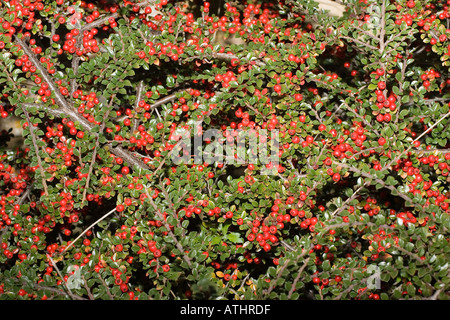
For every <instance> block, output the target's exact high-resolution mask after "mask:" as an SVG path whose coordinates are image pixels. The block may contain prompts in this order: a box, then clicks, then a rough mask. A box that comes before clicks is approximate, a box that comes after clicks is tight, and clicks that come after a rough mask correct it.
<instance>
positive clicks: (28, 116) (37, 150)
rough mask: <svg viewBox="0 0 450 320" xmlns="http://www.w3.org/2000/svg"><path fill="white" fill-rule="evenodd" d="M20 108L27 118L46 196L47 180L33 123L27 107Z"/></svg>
mask: <svg viewBox="0 0 450 320" xmlns="http://www.w3.org/2000/svg"><path fill="white" fill-rule="evenodd" d="M22 110H23V113H24V114H25V117H26V118H27V122H28V128H30V134H31V140H32V141H33V146H34V152H35V153H36V159H37V162H38V166H39V171H40V172H41V178H42V186H43V188H44V194H45V195H46V196H48V187H47V182H46V181H45V171H44V167H43V166H42V159H41V156H40V155H39V146H38V144H37V139H36V135H35V133H34V132H35V131H34V130H35V128H34V126H33V123H32V122H31V119H30V114H29V113H28V111H27V109H26V108H25V107H24V106H23V105H22Z"/></svg>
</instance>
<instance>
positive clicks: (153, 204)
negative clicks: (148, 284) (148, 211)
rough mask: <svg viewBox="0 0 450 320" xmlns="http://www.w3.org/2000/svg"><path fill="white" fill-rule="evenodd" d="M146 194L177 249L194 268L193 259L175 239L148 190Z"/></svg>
mask: <svg viewBox="0 0 450 320" xmlns="http://www.w3.org/2000/svg"><path fill="white" fill-rule="evenodd" d="M145 193H146V194H147V198H148V200H149V201H150V204H151V205H152V207H153V209H154V210H155V214H156V215H157V216H158V217H159V219H161V223H162V224H163V225H164V227H165V228H166V229H167V232H168V233H169V235H170V237H171V238H172V239H173V241H174V242H175V246H176V247H177V249H178V250H179V251H180V252H181V253H182V254H183V258H184V260H185V261H186V263H187V265H188V266H189V267H192V262H191V259H190V258H189V257H188V256H187V255H186V251H185V250H184V248H183V246H182V245H181V243H180V242H179V241H178V239H177V237H175V235H174V233H173V232H172V230H171V228H170V225H169V224H168V223H167V221H166V220H165V219H164V215H163V214H162V213H161V210H160V209H159V208H158V206H157V205H156V203H155V201H153V199H152V197H151V196H150V194H149V193H148V189H147V188H145Z"/></svg>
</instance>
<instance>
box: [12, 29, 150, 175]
mask: <svg viewBox="0 0 450 320" xmlns="http://www.w3.org/2000/svg"><path fill="white" fill-rule="evenodd" d="M15 39H16V42H17V43H18V44H19V45H20V47H21V48H22V50H23V51H24V52H25V54H26V55H27V56H28V57H29V60H30V61H31V62H32V63H33V64H34V65H35V66H36V69H37V70H39V72H40V73H41V76H42V78H43V79H44V81H46V82H47V84H48V86H49V89H50V90H51V91H52V92H53V93H54V95H55V102H56V104H57V105H58V106H59V107H60V111H61V112H60V113H59V112H58V113H59V114H61V115H62V114H65V115H66V116H67V117H69V118H70V119H71V120H72V121H74V122H78V123H79V124H80V125H81V127H82V128H83V130H85V131H86V132H91V133H92V129H93V125H92V124H91V123H90V122H89V121H88V120H86V119H85V118H84V117H82V116H80V115H79V114H78V113H77V112H75V110H74V109H73V108H72V106H71V105H70V104H69V103H68V102H67V101H66V99H65V98H64V96H63V95H62V94H61V92H60V91H59V90H58V88H57V86H56V85H55V83H54V82H53V81H52V78H51V77H50V75H49V74H48V73H47V70H46V69H45V68H44V67H43V66H42V64H41V63H40V62H39V60H38V59H37V58H36V56H35V55H34V53H33V52H32V51H31V49H30V48H29V47H28V46H27V45H26V44H25V42H24V41H23V40H22V39H19V38H18V37H17V36H16V37H15ZM92 134H93V135H94V136H95V137H98V133H92ZM106 146H107V147H108V149H109V150H110V151H111V152H112V153H114V154H115V155H116V156H118V157H121V158H122V159H124V161H126V162H127V163H128V164H129V165H131V166H135V167H138V168H139V169H143V170H145V169H148V166H147V165H146V164H144V162H142V161H141V160H140V159H137V158H135V157H133V156H132V154H131V153H130V152H129V151H128V150H126V149H123V148H122V147H114V146H113V145H112V143H109V144H107V145H106Z"/></svg>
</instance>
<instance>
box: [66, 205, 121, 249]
mask: <svg viewBox="0 0 450 320" xmlns="http://www.w3.org/2000/svg"><path fill="white" fill-rule="evenodd" d="M114 212H116V208H114V209H112V210H111V211H110V212H108V213H107V214H105V215H104V216H103V217H101V218H100V219H98V220H97V221H95V222H94V223H93V224H91V225H90V226H89V227H88V228H87V229H86V230H84V231H83V232H82V233H81V234H80V235H79V236H78V237H76V238H75V240H73V241H72V242H71V243H70V244H69V245H68V246H67V247H65V248H64V250H63V251H62V252H61V253H60V254H63V253H64V252H66V251H67V249H69V248H70V247H71V246H73V245H74V244H75V242H77V240H78V239H80V238H81V237H82V236H83V235H84V234H86V232H88V231H89V230H90V229H92V227H94V226H95V225H96V224H97V223H99V222H100V221H102V220H104V219H105V218H106V217H108V216H110V215H111V214H113V213H114Z"/></svg>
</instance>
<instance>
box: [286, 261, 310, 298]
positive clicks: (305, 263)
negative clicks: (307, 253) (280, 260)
mask: <svg viewBox="0 0 450 320" xmlns="http://www.w3.org/2000/svg"><path fill="white" fill-rule="evenodd" d="M309 259H310V258H309V257H308V258H307V259H306V260H305V262H304V263H303V265H302V266H301V268H300V270H298V274H297V276H296V277H295V279H294V282H293V283H292V287H291V290H289V293H288V296H287V298H288V299H289V300H290V299H291V297H292V294H293V293H294V291H295V287H296V285H297V282H298V281H299V280H300V276H301V275H302V273H303V270H305V268H306V266H307V265H308V262H309Z"/></svg>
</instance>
